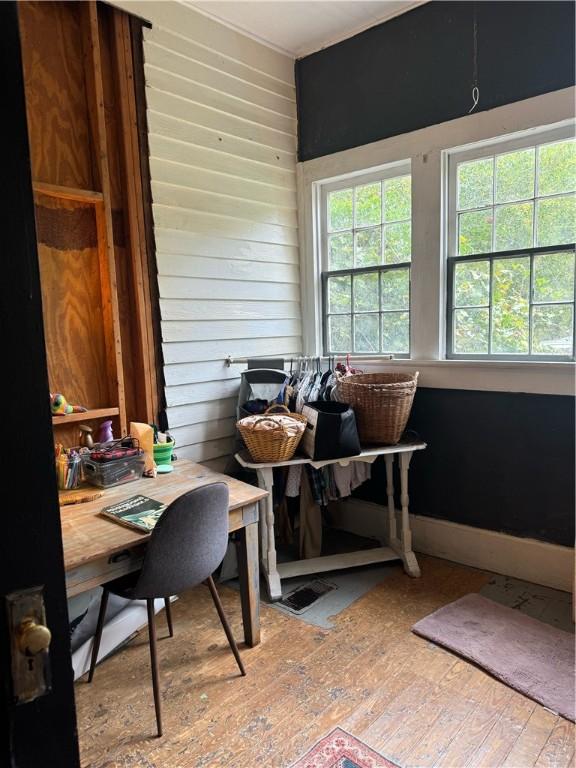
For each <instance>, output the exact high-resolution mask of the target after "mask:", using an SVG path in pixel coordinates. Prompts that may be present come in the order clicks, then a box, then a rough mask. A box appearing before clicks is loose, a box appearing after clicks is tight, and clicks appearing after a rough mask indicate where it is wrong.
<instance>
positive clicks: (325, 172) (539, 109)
mask: <svg viewBox="0 0 576 768" xmlns="http://www.w3.org/2000/svg"><path fill="white" fill-rule="evenodd" d="M575 100H576V88H566V89H563V90H561V91H554V92H552V93H547V94H544V95H542V96H537V97H535V98H532V99H526V100H525V101H520V102H516V103H514V104H507V105H505V106H503V107H498V108H497V109H493V110H490V111H488V112H480V113H477V114H472V115H468V116H465V117H462V118H458V119H456V120H451V121H449V122H446V123H441V124H439V125H435V126H430V127H428V128H423V129H421V130H418V131H413V132H412V133H408V134H403V135H402V136H394V137H391V138H389V139H384V140H382V141H377V142H374V143H372V144H367V145H365V146H362V147H356V148H354V149H350V150H345V151H343V152H338V153H335V154H333V155H328V156H325V157H320V158H317V159H315V160H309V161H307V162H305V163H299V164H298V168H297V175H298V204H299V224H300V254H301V256H300V258H301V276H302V313H303V321H304V322H303V344H304V352H305V354H309V355H317V354H320V350H321V349H322V315H321V303H320V302H321V294H320V258H319V254H320V253H321V250H320V240H319V238H320V227H319V223H318V221H317V218H316V213H315V211H317V210H318V203H319V195H320V189H321V185H322V183H326V182H327V181H337V180H338V179H339V178H342V177H344V176H347V175H348V174H358V175H362V174H366V173H367V172H372V171H374V170H378V169H381V168H382V167H383V166H387V165H389V164H391V163H398V162H402V161H404V160H405V159H407V158H410V160H411V175H412V211H413V216H412V276H411V359H410V360H394V361H392V362H390V361H388V362H385V361H384V360H382V362H381V363H379V362H378V361H377V360H375V361H374V362H371V363H370V364H368V365H364V368H368V367H369V368H370V370H377V369H378V370H384V369H390V368H394V369H399V368H400V369H407V368H409V369H410V370H415V369H418V370H420V371H421V375H420V382H421V385H422V386H433V387H446V388H452V389H458V388H462V389H479V390H482V389H487V390H497V391H514V392H535V393H542V394H558V395H566V394H574V389H575V387H574V384H575V381H574V372H575V366H574V364H573V363H570V362H533V361H518V362H516V361H497V360H482V361H474V360H446V359H445V343H444V340H445V307H446V290H445V258H444V256H445V253H446V236H447V233H446V228H445V226H444V223H445V221H446V210H447V185H446V184H445V183H444V182H443V179H444V178H445V170H446V163H447V151H448V150H452V149H454V148H465V147H466V146H467V145H471V144H475V145H477V144H478V142H486V143H494V141H495V140H496V139H498V138H499V137H505V139H506V140H507V139H508V138H510V137H511V136H513V135H514V134H517V133H519V132H525V131H526V132H527V131H532V132H533V133H540V132H542V131H550V130H551V129H555V128H563V127H566V126H571V125H574V103H575ZM544 120H545V121H546V123H547V124H546V125H542V123H543V122H544ZM526 138H527V139H528V138H529V136H528V135H527V137H526ZM532 141H534V137H533V136H532ZM415 212H418V215H414V214H415Z"/></svg>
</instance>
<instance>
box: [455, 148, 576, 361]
mask: <svg viewBox="0 0 576 768" xmlns="http://www.w3.org/2000/svg"><path fill="white" fill-rule="evenodd" d="M456 183H457V188H456V225H457V253H456V256H457V257H458V256H460V257H461V256H476V255H478V256H479V258H478V260H477V261H476V260H474V261H460V262H459V261H455V263H454V269H453V285H452V306H453V313H452V318H451V323H452V352H453V353H455V354H465V355H475V354H480V355H485V354H494V355H504V356H514V355H522V356H526V355H562V356H571V355H572V354H573V324H574V279H575V264H574V252H573V250H568V249H567V250H566V252H551V253H536V254H534V255H533V256H531V255H530V249H532V248H539V247H548V246H559V245H565V244H566V245H567V244H573V243H574V242H575V241H576V142H575V141H574V140H566V141H559V142H554V143H550V144H543V145H540V146H536V147H529V148H526V149H519V150H517V151H513V152H506V153H502V154H500V155H495V156H492V157H484V158H481V159H478V160H472V161H468V162H463V163H460V164H459V165H458V166H457V181H456ZM522 250H526V251H527V253H526V255H525V256H524V255H522V254H521V253H520V254H518V255H517V256H514V257H501V258H499V257H498V253H501V252H505V251H522ZM482 255H490V258H486V259H484V260H482V258H481V256H482Z"/></svg>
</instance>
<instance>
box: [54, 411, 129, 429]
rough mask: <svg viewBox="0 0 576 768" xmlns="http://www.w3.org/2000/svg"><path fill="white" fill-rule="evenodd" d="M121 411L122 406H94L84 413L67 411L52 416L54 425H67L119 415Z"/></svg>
mask: <svg viewBox="0 0 576 768" xmlns="http://www.w3.org/2000/svg"><path fill="white" fill-rule="evenodd" d="M119 413H120V408H92V409H90V410H88V411H83V412H82V413H65V414H62V415H61V416H52V425H53V426H54V427H65V426H67V425H68V424H73V423H75V422H78V421H93V420H94V419H105V418H108V417H109V416H118V415H119Z"/></svg>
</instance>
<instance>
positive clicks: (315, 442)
mask: <svg viewBox="0 0 576 768" xmlns="http://www.w3.org/2000/svg"><path fill="white" fill-rule="evenodd" d="M302 415H303V416H306V418H307V419H308V423H307V425H306V429H305V430H304V435H303V436H302V442H301V443H300V450H301V451H302V452H303V453H305V454H306V455H307V456H309V457H310V458H311V459H313V460H314V461H322V460H323V459H341V458H344V457H346V456H357V455H358V454H359V453H360V452H361V448H360V440H359V439H358V430H357V428H356V416H355V415H354V411H353V410H352V408H350V406H349V405H347V404H346V403H338V402H331V401H327V400H326V401H325V400H318V401H317V402H314V403H307V404H306V405H305V406H304V408H303V409H302Z"/></svg>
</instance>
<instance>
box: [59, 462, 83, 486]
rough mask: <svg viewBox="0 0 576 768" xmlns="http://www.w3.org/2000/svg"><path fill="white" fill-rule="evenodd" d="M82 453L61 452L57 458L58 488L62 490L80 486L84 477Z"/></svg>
mask: <svg viewBox="0 0 576 768" xmlns="http://www.w3.org/2000/svg"><path fill="white" fill-rule="evenodd" d="M81 467H82V464H81V457H80V454H77V453H76V454H61V455H60V456H58V458H57V459H56V474H57V476H58V488H59V490H61V491H69V490H71V489H72V488H78V486H79V485H80V481H81V479H82V471H81Z"/></svg>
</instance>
